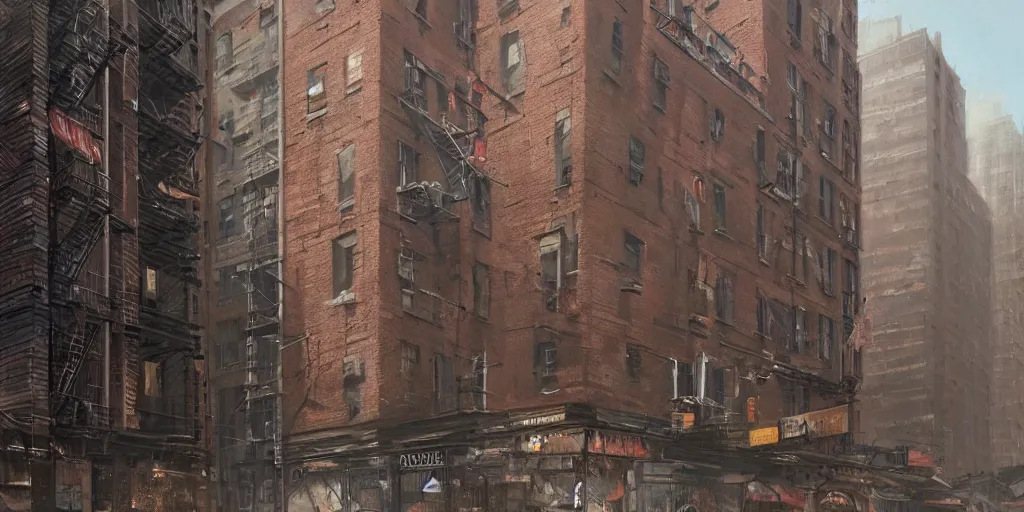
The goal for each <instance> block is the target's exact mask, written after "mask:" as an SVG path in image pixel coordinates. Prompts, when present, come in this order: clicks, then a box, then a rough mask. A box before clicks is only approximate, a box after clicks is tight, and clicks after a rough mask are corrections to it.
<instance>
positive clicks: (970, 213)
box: [860, 19, 993, 475]
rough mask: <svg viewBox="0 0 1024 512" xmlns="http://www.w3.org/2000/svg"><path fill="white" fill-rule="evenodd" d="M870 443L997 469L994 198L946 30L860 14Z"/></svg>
mask: <svg viewBox="0 0 1024 512" xmlns="http://www.w3.org/2000/svg"><path fill="white" fill-rule="evenodd" d="M861 34H862V37H863V40H864V41H866V42H867V44H866V45H865V46H864V47H863V49H864V51H863V52H862V53H861V55H860V66H861V72H862V73H863V84H864V89H863V106H862V113H863V114H862V123H863V166H862V168H863V177H862V182H863V222H864V247H863V250H864V252H863V254H862V257H861V261H862V266H863V274H862V275H863V288H864V292H865V296H866V297H867V300H868V308H869V311H871V312H872V320H873V321H872V324H873V329H874V332H873V338H874V340H873V342H872V343H871V344H870V345H869V346H868V347H866V349H865V353H864V363H863V364H864V389H863V395H862V398H863V409H862V411H863V412H862V418H861V419H862V426H863V435H864V439H863V441H864V442H867V443H878V444H880V445H901V444H902V445H912V446H914V447H916V448H919V449H924V450H926V451H929V452H931V453H932V454H933V455H935V456H936V459H937V461H938V463H939V464H940V465H941V466H942V468H943V470H944V472H945V473H946V474H947V475H959V474H963V473H965V472H976V471H979V470H985V469H990V468H992V467H993V457H992V448H991V447H992V444H991V442H990V418H991V410H990V406H989V404H990V402H991V400H990V380H989V370H990V368H991V366H992V350H991V348H992V327H991V318H992V315H991V312H990V311H991V272H992V268H991V263H990V261H991V243H992V238H991V237H992V228H991V223H990V221H989V212H988V208H987V206H986V205H985V202H984V200H983V199H982V197H981V195H980V194H979V193H978V191H977V190H976V189H975V187H974V185H973V184H972V183H971V181H970V180H969V178H968V174H967V171H968V156H967V138H966V131H965V108H964V90H963V88H962V87H961V85H960V79H959V77H958V76H957V75H956V73H955V72H954V71H953V70H952V69H951V68H950V66H949V64H948V63H947V62H946V60H945V58H944V57H943V55H942V50H941V43H940V39H939V35H938V34H935V37H934V40H933V39H930V38H929V37H928V33H927V31H926V30H923V29H922V30H918V31H915V32H912V33H909V34H904V33H903V31H902V27H901V23H900V20H899V19H894V20H885V21H881V22H878V21H874V22H863V23H862V24H861Z"/></svg>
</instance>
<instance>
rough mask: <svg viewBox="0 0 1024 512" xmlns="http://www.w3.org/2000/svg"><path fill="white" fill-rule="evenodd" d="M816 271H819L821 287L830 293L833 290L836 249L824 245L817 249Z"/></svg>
mask: <svg viewBox="0 0 1024 512" xmlns="http://www.w3.org/2000/svg"><path fill="white" fill-rule="evenodd" d="M818 272H819V273H821V288H822V290H823V291H824V292H825V293H826V294H828V295H831V294H832V293H834V292H835V274H836V251H835V249H832V248H831V247H826V248H824V249H821V250H819V251H818Z"/></svg>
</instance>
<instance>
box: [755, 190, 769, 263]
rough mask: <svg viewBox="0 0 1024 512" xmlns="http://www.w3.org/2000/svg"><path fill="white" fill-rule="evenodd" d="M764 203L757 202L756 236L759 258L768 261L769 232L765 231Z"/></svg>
mask: <svg viewBox="0 0 1024 512" xmlns="http://www.w3.org/2000/svg"><path fill="white" fill-rule="evenodd" d="M764 216H765V213H764V204H762V203H757V219H756V226H755V233H754V237H755V238H756V240H755V242H756V243H757V259H759V260H761V261H762V262H765V263H767V262H768V233H766V232H765V225H764V224H765V222H764Z"/></svg>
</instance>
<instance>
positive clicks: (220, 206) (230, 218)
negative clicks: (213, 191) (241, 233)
mask: <svg viewBox="0 0 1024 512" xmlns="http://www.w3.org/2000/svg"><path fill="white" fill-rule="evenodd" d="M217 210H219V212H220V217H219V219H218V222H217V227H218V229H219V231H220V237H221V238H227V237H229V236H234V235H235V233H237V231H238V225H237V224H236V223H235V196H228V197H225V198H224V199H221V200H220V202H218V203H217Z"/></svg>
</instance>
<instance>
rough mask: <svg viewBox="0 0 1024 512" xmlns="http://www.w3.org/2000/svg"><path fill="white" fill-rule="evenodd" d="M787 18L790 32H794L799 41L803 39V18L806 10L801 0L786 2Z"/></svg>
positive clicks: (788, 0)
mask: <svg viewBox="0 0 1024 512" xmlns="http://www.w3.org/2000/svg"><path fill="white" fill-rule="evenodd" d="M786 18H787V20H788V24H789V30H790V31H791V32H793V35H795V36H796V38H797V39H800V38H801V37H802V33H801V32H802V30H803V18H804V9H803V5H801V3H800V0H787V2H786Z"/></svg>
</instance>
